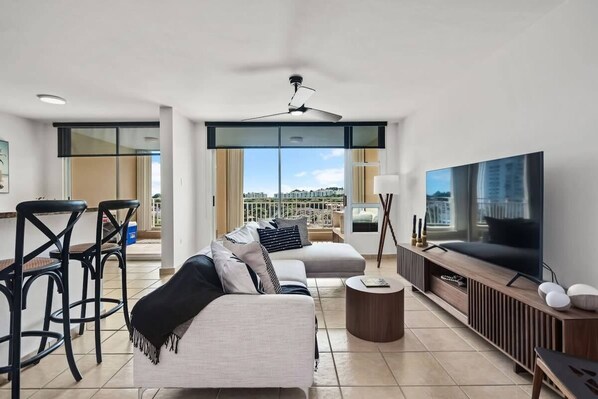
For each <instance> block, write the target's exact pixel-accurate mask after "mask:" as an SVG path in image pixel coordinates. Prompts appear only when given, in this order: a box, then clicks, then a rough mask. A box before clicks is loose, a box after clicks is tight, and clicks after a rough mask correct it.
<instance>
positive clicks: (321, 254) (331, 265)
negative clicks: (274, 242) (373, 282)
mask: <svg viewBox="0 0 598 399" xmlns="http://www.w3.org/2000/svg"><path fill="white" fill-rule="evenodd" d="M270 259H272V262H273V263H274V266H275V268H276V262H277V261H280V260H288V259H300V260H301V261H302V262H303V263H304V264H305V272H306V273H307V276H308V277H351V276H358V275H362V274H363V272H364V270H365V259H364V258H363V256H361V255H360V254H359V252H357V251H356V250H355V248H353V247H352V246H351V245H349V244H342V243H315V244H314V245H310V246H308V247H303V248H298V249H291V250H287V251H280V252H274V253H271V254H270ZM276 272H277V274H278V269H276ZM278 277H279V279H280V280H287V279H286V278H282V277H281V275H280V274H279V275H278Z"/></svg>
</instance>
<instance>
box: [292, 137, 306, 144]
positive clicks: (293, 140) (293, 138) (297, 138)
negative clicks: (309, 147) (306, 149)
mask: <svg viewBox="0 0 598 399" xmlns="http://www.w3.org/2000/svg"><path fill="white" fill-rule="evenodd" d="M289 141H290V142H291V143H295V144H297V143H303V137H301V136H292V137H289Z"/></svg>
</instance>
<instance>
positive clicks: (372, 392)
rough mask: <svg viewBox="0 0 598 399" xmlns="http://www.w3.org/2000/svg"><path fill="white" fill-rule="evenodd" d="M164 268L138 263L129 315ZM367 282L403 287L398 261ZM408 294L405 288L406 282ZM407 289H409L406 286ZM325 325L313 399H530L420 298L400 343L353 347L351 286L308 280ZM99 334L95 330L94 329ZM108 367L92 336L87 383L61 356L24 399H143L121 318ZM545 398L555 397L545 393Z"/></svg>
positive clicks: (33, 380)
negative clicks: (348, 321)
mask: <svg viewBox="0 0 598 399" xmlns="http://www.w3.org/2000/svg"><path fill="white" fill-rule="evenodd" d="M158 268H159V262H155V261H134V262H133V261H132V262H129V265H128V269H129V273H128V283H127V289H128V296H129V298H131V299H130V303H131V306H132V305H133V304H134V303H135V302H136V300H137V299H138V298H140V297H142V296H143V295H146V294H147V293H149V292H151V291H153V290H154V289H156V288H157V287H159V286H160V285H161V284H163V283H164V282H166V281H167V278H163V279H160V275H159V272H158ZM119 273H120V272H119V271H118V268H116V266H115V265H114V264H109V265H108V266H107V270H106V274H105V283H104V291H105V293H106V294H108V295H109V296H114V297H116V296H117V295H120V294H121V289H120V281H119V278H120V274H119ZM366 273H367V274H370V275H381V276H393V277H397V278H400V277H398V276H397V274H396V266H395V259H385V260H384V261H383V263H382V266H381V268H380V269H377V268H376V265H375V262H374V261H371V260H368V263H367V269H366ZM405 284H406V282H405ZM406 285H407V284H406ZM309 286H310V291H311V292H312V295H313V297H314V300H315V301H316V312H317V314H318V320H319V323H320V327H321V328H320V331H319V332H318V342H319V346H320V352H321V363H320V368H319V370H318V372H317V373H315V377H314V385H313V387H312V388H311V389H310V398H318V399H322V398H326V399H335V398H344V399H370V398H373V399H385V398H398V399H400V398H406V399H419V398H425V399H453V398H454V399H467V398H469V399H482V398H483V399H492V398H509V399H519V398H529V397H530V395H531V377H530V376H529V375H518V374H515V373H514V372H513V371H512V364H511V362H510V361H509V359H508V358H506V357H505V356H504V355H502V354H501V353H500V352H498V351H496V350H494V348H493V347H492V346H491V345H489V344H488V343H487V342H486V341H484V340H483V339H481V338H480V337H478V336H477V335H475V334H474V333H472V332H471V331H470V330H469V329H468V328H467V327H466V326H464V325H463V324H461V323H460V322H459V321H457V320H456V319H454V318H453V317H451V316H450V315H448V314H447V313H446V312H444V311H443V310H442V309H440V308H439V307H438V306H436V305H435V304H434V303H432V302H430V301H429V300H427V299H426V298H424V297H423V296H422V295H421V294H418V293H413V292H412V291H411V289H410V288H409V287H408V286H407V287H406V290H405V325H406V329H405V336H404V337H403V338H402V339H400V340H398V341H395V342H389V343H374V342H368V341H364V340H361V339H358V338H355V337H353V336H352V335H351V334H349V333H348V332H347V330H346V329H345V302H344V281H343V280H342V279H339V278H331V279H317V280H316V279H309ZM88 328H89V329H93V326H88ZM102 341H103V344H102V348H103V352H104V361H103V363H102V364H101V365H98V364H96V362H95V357H94V352H93V350H94V347H93V345H94V341H93V335H92V334H91V333H86V334H84V335H83V336H81V337H78V338H76V339H75V340H74V341H73V346H74V348H75V351H76V354H77V364H78V366H79V370H80V371H81V373H82V374H83V380H82V381H80V382H78V383H77V382H75V381H74V380H73V378H72V376H71V374H70V371H69V370H68V366H67V363H66V360H65V358H64V355H63V351H62V350H61V351H60V352H57V353H56V354H53V355H51V356H49V357H48V358H46V359H44V360H43V361H42V362H41V363H40V364H39V365H37V366H34V367H31V368H29V369H27V370H24V371H23V374H22V381H23V391H22V395H21V396H22V397H23V398H33V399H45V398H61V399H83V398H94V399H109V398H124V399H128V398H132V399H133V398H136V397H137V390H136V389H135V388H134V387H133V362H132V350H133V348H132V346H131V344H130V343H129V340H128V333H127V331H126V328H125V325H124V320H123V318H122V313H120V314H118V313H117V314H115V315H113V316H111V317H109V318H108V319H106V320H104V321H103V322H102ZM3 377H4V376H0V399H5V398H9V396H10V383H8V382H7V381H6V380H5V379H3ZM543 392H544V393H543V396H542V397H543V398H556V397H558V396H557V395H555V394H554V393H551V392H550V391H549V390H547V389H544V390H543ZM302 395H303V394H302V392H301V391H299V390H297V389H253V390H249V389H221V390H217V389H216V390H214V389H210V390H191V389H160V390H148V391H146V392H145V394H144V396H143V397H144V399H150V398H153V399H166V398H169V399H174V398H219V399H225V398H301V397H303V396H302Z"/></svg>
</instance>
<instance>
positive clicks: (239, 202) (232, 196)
mask: <svg viewBox="0 0 598 399" xmlns="http://www.w3.org/2000/svg"><path fill="white" fill-rule="evenodd" d="M226 152H227V154H226V171H227V179H226V229H227V231H232V230H234V229H235V228H237V227H239V226H242V225H243V222H244V221H243V159H244V158H243V150H226Z"/></svg>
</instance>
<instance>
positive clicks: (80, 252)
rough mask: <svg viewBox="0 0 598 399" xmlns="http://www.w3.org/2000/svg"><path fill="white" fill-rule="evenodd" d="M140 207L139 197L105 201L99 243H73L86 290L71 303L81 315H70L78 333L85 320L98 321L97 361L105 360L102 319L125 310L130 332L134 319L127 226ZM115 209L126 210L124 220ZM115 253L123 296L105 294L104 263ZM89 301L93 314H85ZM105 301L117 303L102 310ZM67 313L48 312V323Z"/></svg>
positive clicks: (101, 208)
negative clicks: (91, 288)
mask: <svg viewBox="0 0 598 399" xmlns="http://www.w3.org/2000/svg"><path fill="white" fill-rule="evenodd" d="M137 208H139V201H137V200H112V201H102V202H100V204H99V206H98V220H97V226H96V242H95V243H89V244H79V245H74V246H72V247H70V248H69V256H70V259H72V260H77V261H79V262H81V266H82V267H83V293H82V296H81V300H79V301H76V302H73V303H71V304H70V306H69V307H70V308H71V309H72V308H74V307H77V306H81V315H80V317H78V318H72V317H71V318H70V322H71V323H80V325H79V335H83V333H84V331H85V323H87V322H92V321H93V322H94V323H95V347H96V351H95V352H96V361H97V362H98V363H101V362H102V346H101V345H102V341H101V335H100V320H101V319H104V318H106V317H108V316H110V315H112V314H114V313H116V312H118V311H119V310H120V309H123V312H124V315H125V323H126V324H127V328H128V329H129V331H131V322H130V320H129V306H128V304H127V256H126V255H127V254H126V250H127V229H128V227H129V222H130V221H131V218H132V217H133V215H135V213H136V212H137ZM113 211H117V212H118V211H126V215H125V217H124V219H123V221H122V222H118V221H117V219H116V218H115V217H114V215H113V214H112V212H113ZM104 220H107V221H108V226H109V229H107V231H104ZM50 256H52V257H55V258H60V257H61V253H60V252H57V251H56V252H51V253H50ZM111 256H114V257H116V259H117V260H118V266H119V268H120V269H121V278H122V299H116V298H104V297H102V279H103V277H104V266H105V265H106V261H107V260H108V259H109V258H110V257H111ZM89 277H91V280H93V281H94V283H95V284H94V288H95V290H94V295H93V297H92V298H88V297H87V281H88V278H89ZM88 303H93V304H94V314H93V316H86V307H87V304H88ZM102 303H112V304H115V306H114V307H112V308H111V309H108V310H106V311H105V312H103V313H102V312H101V304H102ZM65 318H68V316H65V315H63V310H58V311H56V312H54V313H52V314H51V315H49V317H48V320H47V323H49V322H50V321H53V322H56V323H62V322H63V320H64V319H65Z"/></svg>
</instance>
